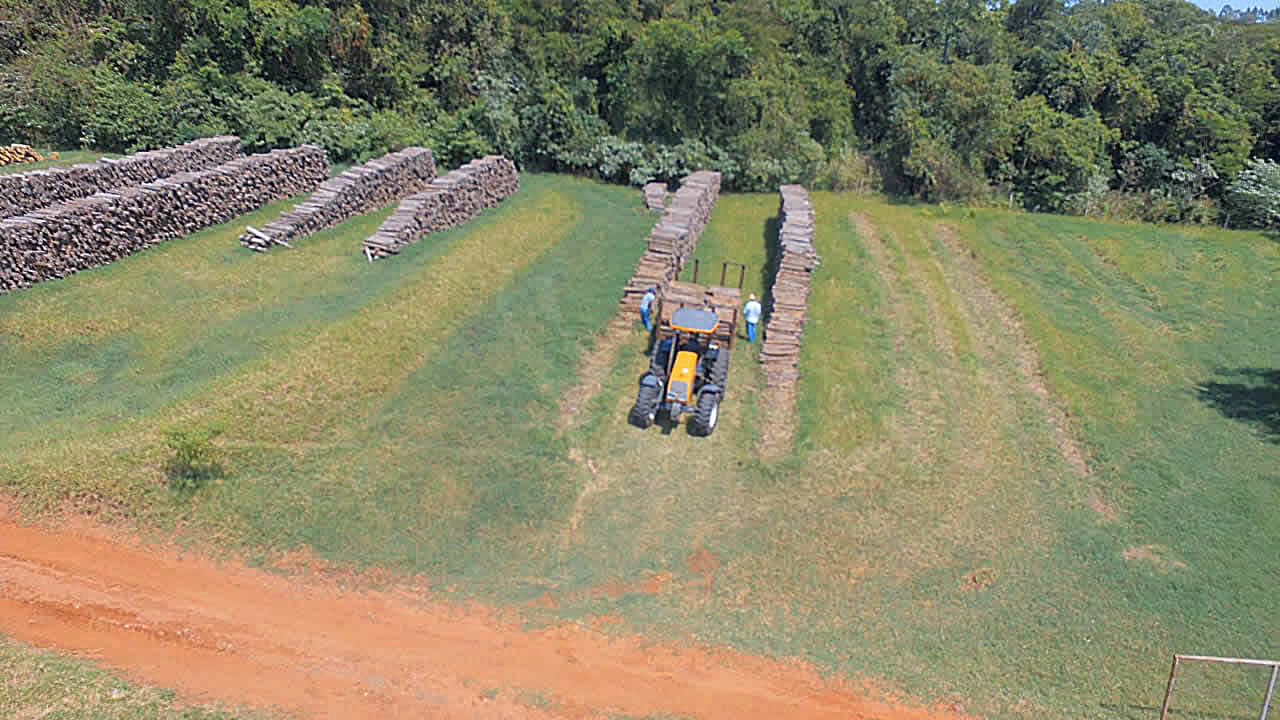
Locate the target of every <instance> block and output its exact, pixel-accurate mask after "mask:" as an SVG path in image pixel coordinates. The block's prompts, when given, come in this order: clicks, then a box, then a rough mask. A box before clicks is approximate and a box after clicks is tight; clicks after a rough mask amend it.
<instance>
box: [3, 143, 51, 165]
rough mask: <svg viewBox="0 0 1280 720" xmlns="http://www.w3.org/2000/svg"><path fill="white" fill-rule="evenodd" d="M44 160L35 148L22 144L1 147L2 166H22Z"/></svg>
mask: <svg viewBox="0 0 1280 720" xmlns="http://www.w3.org/2000/svg"><path fill="white" fill-rule="evenodd" d="M41 160H44V158H43V157H41V156H40V153H38V152H36V151H35V148H33V147H31V146H30V145H23V144H22V143H14V144H12V145H5V146H2V147H0V165H21V164H22V163H33V162H40V161H41Z"/></svg>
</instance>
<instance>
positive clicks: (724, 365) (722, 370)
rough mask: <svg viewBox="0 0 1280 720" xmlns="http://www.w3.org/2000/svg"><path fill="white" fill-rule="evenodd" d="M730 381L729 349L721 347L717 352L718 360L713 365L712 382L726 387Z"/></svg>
mask: <svg viewBox="0 0 1280 720" xmlns="http://www.w3.org/2000/svg"><path fill="white" fill-rule="evenodd" d="M728 381H729V349H728V348H720V350H719V351H717V352H716V361H715V363H714V364H713V365H712V366H711V382H713V383H715V384H717V385H719V386H720V387H721V388H724V386H725V383H726V382H728Z"/></svg>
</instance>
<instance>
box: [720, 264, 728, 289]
mask: <svg viewBox="0 0 1280 720" xmlns="http://www.w3.org/2000/svg"><path fill="white" fill-rule="evenodd" d="M727 272H729V263H728V262H724V263H721V264H720V287H724V275H725V273H727Z"/></svg>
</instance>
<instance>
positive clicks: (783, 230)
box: [760, 185, 821, 388]
mask: <svg viewBox="0 0 1280 720" xmlns="http://www.w3.org/2000/svg"><path fill="white" fill-rule="evenodd" d="M779 193H780V194H781V195H782V202H781V207H780V209H779V210H778V216H779V221H780V228H779V230H778V246H779V247H778V250H779V252H778V261H777V262H778V264H777V271H776V274H775V275H774V279H773V289H772V290H771V292H770V301H769V307H767V308H766V312H767V313H768V319H767V320H766V321H765V326H764V344H763V345H762V346H761V348H760V362H761V363H762V364H763V365H764V375H765V384H766V385H767V386H769V387H772V388H794V386H795V382H796V379H797V378H798V377H799V374H800V371H799V369H798V364H797V363H798V358H799V355H800V341H801V339H802V337H803V335H804V324H805V319H806V317H807V313H808V302H809V289H810V279H811V273H812V272H813V270H814V268H816V267H817V266H818V265H819V264H820V262H821V260H820V259H819V258H818V251H817V250H816V249H815V248H814V247H813V229H814V213H813V205H812V204H811V203H810V202H809V192H808V191H807V190H805V189H804V188H803V187H801V186H800V185H783V186H782V187H781V188H779Z"/></svg>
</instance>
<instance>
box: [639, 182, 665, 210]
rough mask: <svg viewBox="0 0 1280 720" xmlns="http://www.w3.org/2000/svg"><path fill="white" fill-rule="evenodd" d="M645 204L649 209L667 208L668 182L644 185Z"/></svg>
mask: <svg viewBox="0 0 1280 720" xmlns="http://www.w3.org/2000/svg"><path fill="white" fill-rule="evenodd" d="M644 206H645V209H647V210H666V209H667V184H666V183H660V182H651V183H649V184H647V185H645V186H644Z"/></svg>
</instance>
